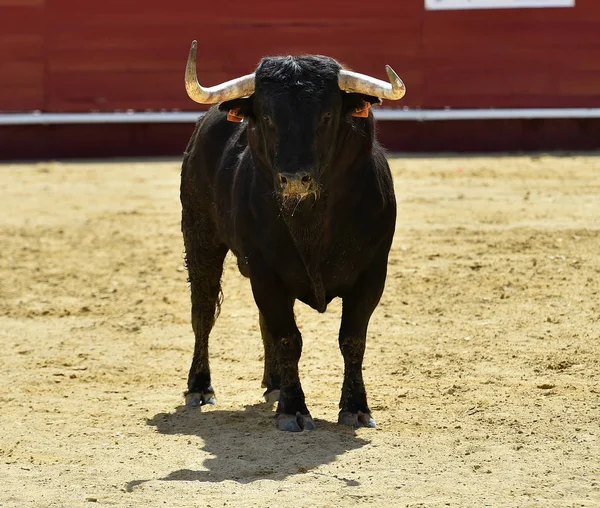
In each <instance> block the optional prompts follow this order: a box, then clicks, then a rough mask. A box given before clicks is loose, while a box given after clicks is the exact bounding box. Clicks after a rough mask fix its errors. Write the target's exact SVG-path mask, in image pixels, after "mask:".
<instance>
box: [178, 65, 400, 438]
mask: <svg viewBox="0 0 600 508" xmlns="http://www.w3.org/2000/svg"><path fill="white" fill-rule="evenodd" d="M339 71H340V65H339V64H338V63H337V62H336V61H335V60H333V59H330V58H327V57H321V56H303V57H270V58H264V59H263V60H262V61H261V63H260V65H259V66H258V68H257V70H256V73H255V89H254V93H253V94H252V95H250V96H246V97H242V98H239V99H235V100H231V101H226V102H223V103H221V104H219V105H218V106H215V107H213V108H211V109H210V110H209V111H208V112H207V113H206V115H205V116H204V117H203V118H201V120H200V121H199V122H198V123H197V125H196V128H195V131H194V133H193V135H192V137H191V139H190V141H189V144H188V146H187V149H186V151H185V154H184V158H183V164H182V172H181V189H180V191H181V195H180V198H181V205H182V221H181V229H182V233H183V239H184V245H185V254H186V265H187V270H188V275H189V282H190V286H191V304H192V305H191V321H192V327H193V330H194V334H195V348H194V356H193V361H192V364H191V368H190V372H189V378H188V391H187V392H186V394H185V395H186V403H187V404H188V405H201V404H206V403H214V401H215V399H214V390H213V387H212V384H211V378H210V370H209V360H208V338H209V334H210V332H211V329H212V327H213V324H214V322H215V319H216V316H217V315H218V309H219V305H220V302H219V298H220V292H221V285H220V281H221V276H222V270H223V262H224V258H225V256H226V254H227V252H228V251H229V250H231V251H232V252H233V253H234V254H235V256H236V257H237V260H238V266H239V268H240V271H241V273H242V274H243V275H244V276H246V277H249V279H250V283H251V287H252V292H253V295H254V299H255V302H256V305H257V307H258V310H259V313H258V314H259V322H260V330H261V334H262V340H263V344H264V353H265V355H264V377H263V381H262V384H263V387H265V388H266V391H265V394H264V395H265V398H266V399H267V400H268V401H276V400H278V401H279V402H278V406H277V410H276V421H277V426H278V428H279V429H281V430H286V431H300V430H302V429H305V430H310V429H313V428H314V421H313V420H312V418H311V416H310V413H309V411H308V409H307V407H306V403H305V398H304V393H303V391H302V387H301V384H300V378H299V373H298V361H299V359H300V355H301V351H302V336H301V334H300V331H299V330H298V327H297V325H296V321H295V317H294V303H295V301H296V300H300V301H301V302H303V303H305V304H307V305H309V306H310V307H312V308H313V309H316V310H317V311H319V312H324V311H325V310H326V308H327V304H328V303H329V302H330V301H331V300H332V299H333V298H335V297H340V298H342V301H343V312H342V318H341V326H340V330H339V346H340V350H341V353H342V355H343V358H344V366H345V368H344V381H343V386H342V393H341V399H340V404H339V405H340V409H341V410H340V413H339V422H340V423H342V424H345V425H350V426H353V427H359V426H367V427H374V426H375V421H374V420H373V418H372V417H371V411H370V409H369V406H368V404H367V394H366V390H365V385H364V382H363V376H362V363H363V356H364V352H365V343H366V335H367V327H368V324H369V320H370V318H371V315H372V313H373V311H374V310H375V308H376V307H377V305H378V303H379V300H380V298H381V296H382V293H383V290H384V285H385V280H386V272H387V263H388V254H389V251H390V246H391V243H392V238H393V235H394V229H395V223H396V201H395V196H394V189H393V183H392V177H391V173H390V169H389V166H388V163H387V161H386V158H385V153H384V150H383V149H382V148H381V146H380V145H379V144H378V143H377V140H376V136H375V130H374V119H373V114H372V112H371V111H370V109H369V106H370V105H371V104H372V103H377V102H379V98H378V97H374V96H370V95H364V94H360V93H348V92H345V91H342V90H341V89H340V87H339V86H338V81H337V76H338V72H339ZM228 118H229V120H230V121H228ZM242 118H244V121H243V123H238V122H239V120H241V119H242ZM231 120H233V121H231Z"/></svg>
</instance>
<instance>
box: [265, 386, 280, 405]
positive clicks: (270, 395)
mask: <svg viewBox="0 0 600 508" xmlns="http://www.w3.org/2000/svg"><path fill="white" fill-rule="evenodd" d="M279 394H280V390H277V389H276V390H271V391H269V390H267V391H266V392H265V393H263V397H264V398H265V402H266V403H267V404H275V402H279Z"/></svg>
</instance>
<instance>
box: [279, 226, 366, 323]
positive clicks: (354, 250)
mask: <svg viewBox="0 0 600 508" xmlns="http://www.w3.org/2000/svg"><path fill="white" fill-rule="evenodd" d="M362 252H363V245H361V242H360V241H359V240H358V239H357V238H348V237H345V238H338V239H336V241H334V242H331V241H327V239H325V238H321V239H320V242H318V243H314V244H312V245H299V246H297V253H298V261H299V263H297V266H296V269H295V270H294V271H293V272H295V274H296V277H294V281H295V283H293V284H292V287H290V289H292V291H293V293H295V294H294V296H295V297H296V298H298V299H299V300H301V301H303V302H304V303H306V304H307V305H310V306H311V307H313V308H314V309H316V310H318V311H319V312H324V311H325V310H326V309H327V304H328V303H329V302H330V301H331V300H332V299H333V298H335V297H338V296H341V297H343V295H344V293H345V292H346V291H348V290H349V289H350V288H352V286H353V285H354V283H355V282H356V279H357V278H358V275H359V274H360V272H361V271H362V269H363V266H364V259H362V258H363V256H362V255H361V253H362ZM288 268H289V265H288ZM288 273H290V272H289V271H288Z"/></svg>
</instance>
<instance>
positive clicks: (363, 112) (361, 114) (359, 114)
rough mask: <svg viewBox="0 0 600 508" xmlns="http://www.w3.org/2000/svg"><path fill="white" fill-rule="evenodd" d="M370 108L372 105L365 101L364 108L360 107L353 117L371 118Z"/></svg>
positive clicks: (353, 113)
mask: <svg viewBox="0 0 600 508" xmlns="http://www.w3.org/2000/svg"><path fill="white" fill-rule="evenodd" d="M370 107H371V103H369V102H366V101H363V103H362V106H359V107H358V108H356V109H355V110H354V111H353V112H352V116H356V117H358V118H369V108H370Z"/></svg>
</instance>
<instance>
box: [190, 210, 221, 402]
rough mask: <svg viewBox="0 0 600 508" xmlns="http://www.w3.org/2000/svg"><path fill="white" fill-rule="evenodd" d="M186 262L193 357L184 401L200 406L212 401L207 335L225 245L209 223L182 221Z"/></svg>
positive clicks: (215, 301) (218, 288)
mask: <svg viewBox="0 0 600 508" xmlns="http://www.w3.org/2000/svg"><path fill="white" fill-rule="evenodd" d="M182 230H183V239H184V245H185V252H186V265H187V270H188V278H189V282H190V292H191V303H192V313H191V314H192V316H191V317H192V329H193V330H194V337H195V346H194V357H193V359H192V365H191V367H190V372H189V375H188V389H187V391H186V392H185V403H186V405H188V406H199V405H204V404H214V403H215V393H214V390H213V387H212V384H211V380H210V368H209V364H208V337H209V335H210V332H211V330H212V327H213V325H214V323H215V319H216V315H217V309H218V305H219V302H218V299H219V295H220V292H221V275H222V274H223V262H224V260H225V255H226V254H227V250H228V249H227V247H226V246H225V245H222V244H219V243H218V242H215V235H214V233H213V232H214V228H213V227H212V224H207V223H205V224H203V225H202V227H200V224H199V223H198V222H196V223H193V224H189V223H187V221H186V220H185V215H184V220H183V223H182Z"/></svg>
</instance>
